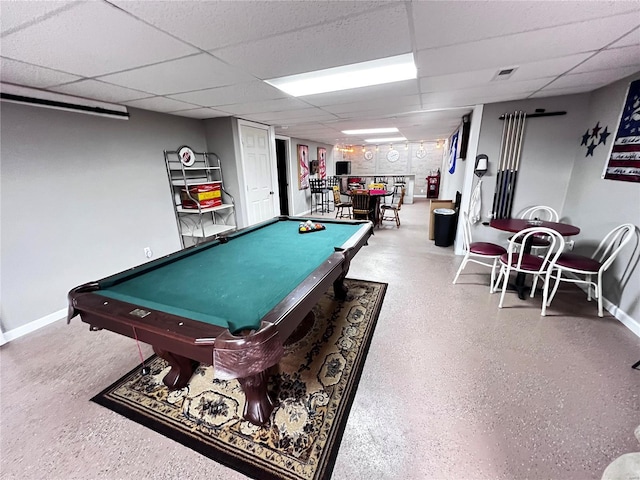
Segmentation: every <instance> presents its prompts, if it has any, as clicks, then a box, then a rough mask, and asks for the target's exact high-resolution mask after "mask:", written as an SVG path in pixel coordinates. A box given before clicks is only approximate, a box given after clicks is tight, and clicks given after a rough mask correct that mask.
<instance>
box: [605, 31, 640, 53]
mask: <svg viewBox="0 0 640 480" xmlns="http://www.w3.org/2000/svg"><path fill="white" fill-rule="evenodd" d="M629 45H640V27H638V28H636V29H635V30H633V31H631V32H629V33H628V34H626V35H625V36H624V37H622V38H621V39H620V40H618V41H617V42H615V43H612V44H611V45H609V47H610V48H616V47H628V46H629Z"/></svg>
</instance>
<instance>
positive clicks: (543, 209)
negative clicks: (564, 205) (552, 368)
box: [509, 205, 560, 254]
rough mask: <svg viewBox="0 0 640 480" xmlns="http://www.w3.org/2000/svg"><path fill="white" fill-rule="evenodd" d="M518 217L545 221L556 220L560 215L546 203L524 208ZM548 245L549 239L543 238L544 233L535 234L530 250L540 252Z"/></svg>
mask: <svg viewBox="0 0 640 480" xmlns="http://www.w3.org/2000/svg"><path fill="white" fill-rule="evenodd" d="M520 218H522V219H525V220H531V221H536V220H542V221H547V222H557V221H558V220H559V219H560V216H559V215H558V212H556V211H555V210H554V209H553V208H551V207H547V206H546V205H535V206H533V207H529V208H527V209H526V210H524V211H523V212H522V213H521V214H520ZM509 240H511V239H509ZM549 246H550V242H549V239H547V238H545V236H544V235H536V236H534V237H533V240H532V242H531V252H532V253H535V254H540V253H541V252H542V251H543V250H544V249H546V248H549Z"/></svg>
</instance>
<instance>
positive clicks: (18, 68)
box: [0, 57, 81, 88]
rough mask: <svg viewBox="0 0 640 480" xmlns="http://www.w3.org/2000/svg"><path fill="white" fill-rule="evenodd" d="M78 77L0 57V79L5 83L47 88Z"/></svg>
mask: <svg viewBox="0 0 640 480" xmlns="http://www.w3.org/2000/svg"><path fill="white" fill-rule="evenodd" d="M80 78H81V77H78V76H77V75H71V74H69V73H64V72H59V71H57V70H51V69H49V68H43V67H38V66H36V65H30V64H28V63H22V62H16V61H15V60H11V59H9V58H4V57H1V58H0V79H1V81H3V82H5V83H14V84H16V85H23V86H25V87H36V88H47V87H51V86H53V85H60V84H61V83H67V82H73V81H74V80H78V79H80Z"/></svg>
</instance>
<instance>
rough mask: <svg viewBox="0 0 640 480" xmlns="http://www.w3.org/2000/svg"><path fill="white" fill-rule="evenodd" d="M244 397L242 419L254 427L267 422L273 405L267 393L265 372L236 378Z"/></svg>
mask: <svg viewBox="0 0 640 480" xmlns="http://www.w3.org/2000/svg"><path fill="white" fill-rule="evenodd" d="M238 382H239V383H240V386H241V387H242V391H243V392H244V396H245V403H244V412H243V417H244V419H245V420H248V421H250V422H251V423H253V424H254V425H258V426H261V425H264V424H265V423H267V422H268V421H269V417H270V416H271V412H272V411H273V408H274V404H273V401H272V400H271V398H270V397H269V393H268V392H267V371H266V370H263V371H262V372H260V373H257V374H255V375H251V376H249V377H244V378H238Z"/></svg>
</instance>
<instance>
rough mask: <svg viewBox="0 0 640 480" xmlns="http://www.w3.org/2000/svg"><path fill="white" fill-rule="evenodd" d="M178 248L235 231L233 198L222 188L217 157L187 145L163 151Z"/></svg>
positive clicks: (222, 182)
mask: <svg viewBox="0 0 640 480" xmlns="http://www.w3.org/2000/svg"><path fill="white" fill-rule="evenodd" d="M164 160H165V164H166V167H167V175H168V178H169V185H170V187H171V194H172V196H173V206H174V212H175V215H176V222H177V225H178V232H179V233H180V242H181V243H182V247H183V248H185V247H188V246H191V245H195V244H198V243H200V242H202V241H205V240H209V239H213V238H216V237H217V236H219V235H222V234H224V233H228V232H231V231H233V230H235V229H236V225H237V222H236V212H235V203H234V200H233V197H232V196H231V195H230V194H229V192H227V191H226V190H225V188H224V180H223V178H222V166H221V161H220V157H218V155H216V154H215V153H213V152H195V151H193V150H192V149H191V148H189V147H187V146H183V147H180V148H179V149H178V150H176V151H168V150H165V151H164Z"/></svg>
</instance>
